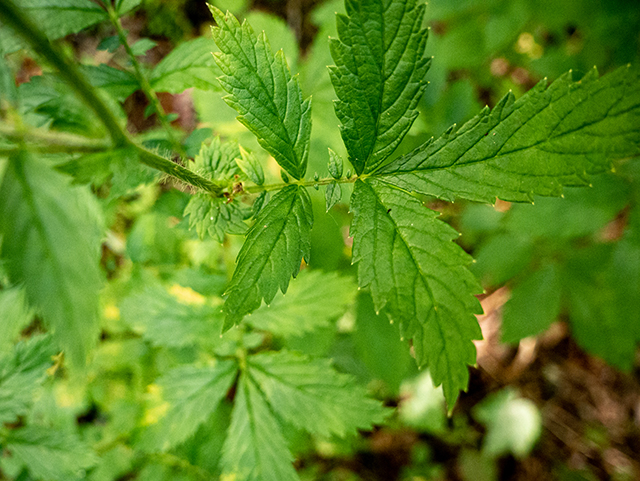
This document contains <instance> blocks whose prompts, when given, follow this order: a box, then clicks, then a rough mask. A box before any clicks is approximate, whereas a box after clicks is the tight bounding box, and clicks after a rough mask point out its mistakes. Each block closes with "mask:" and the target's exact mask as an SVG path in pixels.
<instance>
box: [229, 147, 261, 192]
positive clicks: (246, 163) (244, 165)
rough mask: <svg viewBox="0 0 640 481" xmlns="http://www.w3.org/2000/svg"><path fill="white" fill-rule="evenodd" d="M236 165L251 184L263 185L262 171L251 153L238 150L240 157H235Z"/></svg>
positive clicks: (241, 149)
mask: <svg viewBox="0 0 640 481" xmlns="http://www.w3.org/2000/svg"><path fill="white" fill-rule="evenodd" d="M236 163H237V164H238V167H240V169H241V170H242V172H244V173H245V175H246V176H247V177H249V179H251V182H253V183H254V184H256V185H262V184H264V171H263V170H262V166H261V165H260V162H259V161H258V159H257V158H256V156H255V154H254V153H253V152H247V151H246V150H244V149H243V148H240V157H236Z"/></svg>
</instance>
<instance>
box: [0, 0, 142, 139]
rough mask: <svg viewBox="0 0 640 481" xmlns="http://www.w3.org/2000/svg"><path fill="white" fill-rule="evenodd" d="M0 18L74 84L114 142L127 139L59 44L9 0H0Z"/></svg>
mask: <svg viewBox="0 0 640 481" xmlns="http://www.w3.org/2000/svg"><path fill="white" fill-rule="evenodd" d="M0 18H1V19H2V21H3V22H4V23H6V24H7V25H10V26H11V27H13V29H14V30H15V31H16V32H17V33H18V34H19V35H20V36H22V38H23V39H24V40H26V41H27V42H28V43H29V44H31V46H32V47H33V49H34V51H35V52H36V53H38V54H39V55H41V56H42V57H44V58H45V59H47V61H48V62H49V63H51V65H53V66H54V67H55V68H57V69H58V71H59V72H60V75H61V76H62V77H63V78H64V79H65V80H66V81H67V82H69V84H70V85H71V86H73V88H74V90H75V91H76V92H77V93H78V95H79V96H80V97H81V98H82V100H84V102H85V103H86V104H87V106H88V107H89V108H91V109H92V110H93V111H94V112H95V113H96V115H97V116H98V118H99V119H100V121H101V122H102V123H103V124H104V126H105V127H106V128H107V130H108V131H109V135H110V136H111V139H112V140H113V143H114V144H115V145H116V146H123V145H126V144H128V143H130V141H129V140H128V138H127V134H126V133H125V131H124V130H123V128H122V127H121V126H120V125H119V124H118V122H117V120H116V119H115V117H114V116H113V114H112V113H111V111H110V110H109V109H108V108H107V106H106V105H105V103H104V102H103V101H102V99H101V98H100V97H99V96H98V95H96V94H95V92H94V91H93V87H91V85H89V83H88V82H87V81H86V80H85V78H84V76H82V75H81V73H80V71H79V70H78V68H77V67H76V66H75V64H73V63H72V62H71V61H69V59H68V58H67V57H66V56H65V55H64V54H63V52H62V51H61V50H60V48H58V46H56V45H53V44H52V43H51V42H49V39H48V38H47V37H45V35H44V34H43V33H42V32H41V30H40V29H39V28H38V27H37V26H36V25H34V23H33V22H32V21H31V19H29V18H27V17H26V16H25V15H24V13H23V12H22V11H21V10H20V9H19V8H18V7H16V6H15V4H14V3H13V1H12V0H0Z"/></svg>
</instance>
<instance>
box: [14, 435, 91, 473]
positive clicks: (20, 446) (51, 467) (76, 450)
mask: <svg viewBox="0 0 640 481" xmlns="http://www.w3.org/2000/svg"><path fill="white" fill-rule="evenodd" d="M5 448H6V449H7V450H8V451H9V452H10V453H11V456H13V457H14V458H15V459H16V460H18V461H20V462H22V463H23V464H24V465H25V466H26V467H27V469H28V470H29V472H30V473H31V474H32V475H33V476H34V477H35V478H37V479H46V480H56V481H58V480H59V481H69V480H73V479H78V478H80V479H83V478H84V477H85V474H86V473H85V470H86V469H89V468H90V467H92V466H93V465H95V464H96V462H97V457H96V455H95V454H94V453H93V451H91V449H90V448H89V447H88V446H87V445H86V444H84V443H83V442H82V441H80V439H78V437H77V436H75V435H73V434H70V433H68V432H64V431H56V430H54V429H52V428H51V427H41V426H27V427H25V428H20V429H16V430H12V431H10V432H9V435H8V436H7V439H6V446H5Z"/></svg>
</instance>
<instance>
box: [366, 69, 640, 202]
mask: <svg viewBox="0 0 640 481" xmlns="http://www.w3.org/2000/svg"><path fill="white" fill-rule="evenodd" d="M638 154H640V69H638V68H637V67H636V68H632V67H630V66H629V67H623V68H620V69H618V70H616V71H614V72H612V73H610V74H608V75H605V76H603V77H601V78H598V73H597V71H596V70H595V69H594V70H592V71H591V72H590V73H588V74H587V75H585V77H583V78H582V80H580V81H579V82H574V81H572V79H571V72H569V73H567V74H566V75H564V76H562V77H561V78H559V79H558V80H556V81H555V82H554V83H553V84H551V86H549V88H547V83H546V81H545V80H543V81H541V82H540V83H539V84H538V85H536V86H535V87H534V88H533V89H531V90H530V91H529V92H527V94H525V95H524V96H523V97H522V98H520V99H519V100H517V101H516V100H515V99H514V97H513V95H512V94H511V93H509V94H508V95H506V96H505V97H504V98H503V99H502V100H501V101H500V102H499V103H498V104H497V105H496V106H495V107H494V109H493V110H492V111H489V109H488V108H486V109H485V110H483V111H482V112H481V113H480V114H479V115H477V116H476V117H475V118H473V119H472V120H470V121H469V122H467V123H466V124H465V125H464V126H462V128H460V130H458V131H457V132H456V131H454V130H450V131H449V132H448V133H445V134H444V135H443V136H442V137H440V138H439V139H438V140H436V141H429V142H427V143H426V144H424V145H422V146H420V147H418V148H417V149H415V150H414V151H413V152H410V153H409V154H407V155H405V156H403V157H400V158H399V159H397V160H395V161H393V162H391V163H390V164H389V165H387V166H385V167H384V168H383V169H381V170H380V171H379V172H378V173H377V175H380V176H381V177H383V178H384V179H385V182H388V183H391V184H393V185H396V186H398V187H400V188H402V189H405V190H408V191H415V192H420V193H422V194H427V195H433V196H436V197H439V198H441V199H445V200H449V201H451V200H454V199H455V198H458V197H461V198H465V199H469V200H475V201H479V202H491V203H493V202H494V201H495V198H496V197H499V198H501V199H504V200H509V201H531V200H532V199H533V197H532V196H533V195H545V196H550V195H560V194H561V193H562V187H563V186H565V185H566V186H569V185H584V184H586V183H587V177H588V175H589V174H593V173H599V172H602V171H604V170H605V169H607V168H609V166H610V164H611V162H612V161H613V160H616V159H622V158H625V157H631V156H635V155H638Z"/></svg>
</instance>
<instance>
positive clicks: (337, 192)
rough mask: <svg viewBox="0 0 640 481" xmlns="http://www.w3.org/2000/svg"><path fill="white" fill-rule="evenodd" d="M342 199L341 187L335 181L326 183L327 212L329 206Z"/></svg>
mask: <svg viewBox="0 0 640 481" xmlns="http://www.w3.org/2000/svg"><path fill="white" fill-rule="evenodd" d="M341 200H342V187H341V186H340V184H338V183H337V182H331V183H330V184H327V188H326V190H325V204H326V207H327V212H329V210H331V208H332V207H333V206H334V205H336V204H337V203H338V202H340V201H341Z"/></svg>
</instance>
